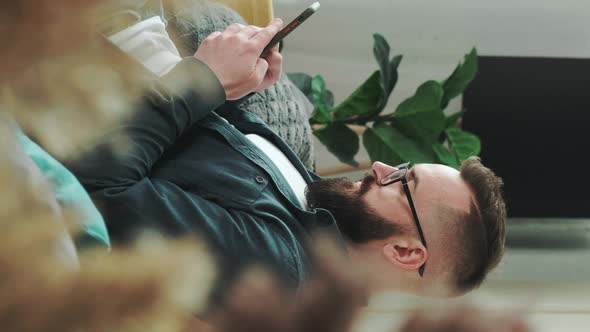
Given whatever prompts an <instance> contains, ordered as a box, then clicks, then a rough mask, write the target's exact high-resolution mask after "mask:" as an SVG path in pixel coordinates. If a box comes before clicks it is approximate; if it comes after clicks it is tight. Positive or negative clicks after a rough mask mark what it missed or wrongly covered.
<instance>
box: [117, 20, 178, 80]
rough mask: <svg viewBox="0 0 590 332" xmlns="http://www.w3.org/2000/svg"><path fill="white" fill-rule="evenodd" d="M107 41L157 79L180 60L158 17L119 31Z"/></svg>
mask: <svg viewBox="0 0 590 332" xmlns="http://www.w3.org/2000/svg"><path fill="white" fill-rule="evenodd" d="M109 40H110V41H111V42H112V43H113V44H115V45H117V46H118V47H119V48H120V49H121V50H122V51H123V52H125V53H127V54H129V55H130V56H131V57H132V58H134V59H135V60H137V61H138V62H139V63H141V64H142V65H143V66H144V67H146V68H147V69H148V70H150V71H151V72H153V73H154V74H156V75H157V76H159V77H160V76H163V75H164V74H166V73H167V72H169V71H170V70H171V69H172V68H174V66H176V64H178V63H179V62H180V60H181V58H180V54H179V53H178V49H177V48H176V45H174V43H173V42H172V40H171V39H170V36H169V35H168V32H166V26H165V25H164V22H162V19H161V18H160V16H154V17H151V18H149V19H147V20H143V21H141V22H139V23H137V24H134V25H132V26H130V27H129V28H127V29H125V30H122V31H119V32H117V33H116V34H114V35H112V36H110V37H109Z"/></svg>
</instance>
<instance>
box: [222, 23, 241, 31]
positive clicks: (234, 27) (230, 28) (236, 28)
mask: <svg viewBox="0 0 590 332" xmlns="http://www.w3.org/2000/svg"><path fill="white" fill-rule="evenodd" d="M244 28H246V26H245V25H243V24H240V23H234V24H232V25H230V26H228V27H227V28H226V29H225V32H230V33H238V32H240V31H242V30H243V29H244Z"/></svg>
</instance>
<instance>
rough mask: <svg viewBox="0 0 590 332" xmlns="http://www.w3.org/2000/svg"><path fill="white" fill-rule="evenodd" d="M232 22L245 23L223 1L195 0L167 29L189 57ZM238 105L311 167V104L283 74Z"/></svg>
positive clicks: (180, 10)
mask: <svg viewBox="0 0 590 332" xmlns="http://www.w3.org/2000/svg"><path fill="white" fill-rule="evenodd" d="M232 23H242V24H246V22H245V21H244V19H243V18H242V17H241V16H240V15H239V14H238V13H236V12H235V11H234V10H232V9H230V8H228V7H226V6H224V5H222V4H219V3H211V2H207V1H197V2H192V4H190V5H189V4H187V5H186V6H183V7H182V8H181V9H177V12H175V13H172V15H171V17H169V27H168V30H169V32H170V34H171V36H172V38H173V39H174V40H175V42H176V45H177V47H178V49H179V51H180V52H181V55H183V56H189V55H192V54H194V53H195V52H196V50H197V48H198V47H199V45H200V44H201V42H202V41H203V40H204V39H205V38H206V37H207V36H208V35H209V34H211V33H212V32H214V31H223V30H225V28H226V27H227V26H229V25H230V24H232ZM240 108H241V109H243V110H244V111H248V112H251V113H253V114H255V115H257V116H258V117H260V118H261V119H262V120H263V121H264V122H266V123H267V124H268V125H269V127H270V128H272V129H273V130H274V131H275V132H276V133H277V134H278V135H279V136H280V137H281V138H282V139H283V140H284V141H285V142H287V144H288V145H289V146H290V147H291V149H293V151H294V152H295V154H296V155H297V156H298V157H299V159H300V160H301V161H302V162H303V164H304V165H306V166H307V167H308V168H313V161H314V152H313V144H312V130H311V127H310V125H309V121H308V119H309V116H310V115H311V113H312V111H313V105H311V103H310V102H309V100H308V99H307V98H306V97H305V95H304V94H303V93H301V91H300V90H299V89H298V88H297V87H296V86H295V85H294V84H293V82H291V81H290V80H289V78H288V77H287V75H286V74H283V75H282V76H281V79H280V80H279V81H278V82H277V84H275V85H274V86H272V87H270V88H269V89H267V90H265V91H262V92H260V93H257V94H256V95H254V96H252V97H251V98H249V99H248V100H246V101H245V102H244V103H242V105H241V106H240Z"/></svg>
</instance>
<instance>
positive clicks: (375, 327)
mask: <svg viewBox="0 0 590 332" xmlns="http://www.w3.org/2000/svg"><path fill="white" fill-rule="evenodd" d="M311 2H313V1H312V0H274V4H275V14H276V16H279V17H282V18H284V19H285V20H286V21H288V20H290V19H292V18H294V17H295V16H296V15H297V14H299V12H300V11H301V10H302V9H303V8H305V7H306V6H307V5H308V4H310V3H311ZM321 4H322V8H321V9H320V11H319V12H318V13H317V14H316V15H315V16H314V17H312V18H310V20H309V21H307V22H306V23H305V24H304V25H303V26H302V27H301V28H300V29H299V30H297V31H296V32H294V33H293V34H292V35H290V36H289V37H288V39H287V40H286V43H285V49H284V52H283V53H284V56H285V65H286V69H287V71H291V72H293V71H302V72H306V73H310V74H322V75H323V76H324V77H325V78H326V81H327V84H328V87H329V88H330V89H332V90H333V91H334V93H335V94H336V99H337V101H339V100H342V98H344V97H346V96H348V94H349V93H350V92H352V91H353V89H354V88H355V87H356V86H358V84H360V83H361V82H362V81H363V80H364V79H365V78H366V77H368V75H369V74H370V73H372V71H373V70H375V69H376V68H377V67H376V63H375V61H374V60H373V55H372V37H371V35H372V33H373V32H380V33H382V34H383V35H385V37H386V38H387V39H388V40H389V42H390V44H391V46H392V49H393V50H394V52H398V53H401V54H404V56H405V58H404V61H403V62H402V65H401V67H400V81H399V83H398V87H397V89H396V91H395V93H394V95H393V97H392V99H391V101H390V106H389V110H390V111H391V110H392V109H393V108H394V107H395V106H396V105H397V103H398V102H399V101H401V99H402V98H405V97H408V96H410V95H412V94H413V92H414V90H415V88H416V87H417V86H418V85H419V84H420V83H422V82H424V81H426V80H429V79H437V80H442V79H444V78H445V77H446V76H447V75H448V74H450V73H451V71H452V70H453V69H454V67H455V65H456V64H457V62H458V61H459V60H460V59H462V57H463V55H464V54H465V53H466V52H467V51H469V50H470V49H471V47H473V46H475V47H477V48H478V50H479V53H480V54H483V55H510V56H548V57H585V58H588V57H590V0H560V1H555V0H357V1H352V0H322V1H321ZM588 74H589V75H590V73H588ZM451 108H455V109H458V108H459V101H455V104H453V105H451ZM316 147H317V161H318V167H319V168H323V167H330V166H334V165H337V164H339V163H338V161H337V160H336V158H334V157H332V156H331V155H330V153H328V152H327V151H326V150H325V149H324V148H323V147H322V146H321V144H320V143H319V142H316ZM357 159H358V160H359V161H365V160H368V158H367V156H366V153H365V152H364V151H363V152H361V153H360V154H359V156H358V158H357ZM356 174H359V172H357V173H356ZM356 174H355V175H356ZM584 224H585V225H586V226H584ZM584 224H580V225H579V226H580V227H579V228H577V229H576V230H574V231H575V232H577V233H578V234H580V232H585V233H586V234H588V229H590V228H588V227H590V221H586V222H584ZM570 225H571V223H570ZM529 227H537V226H536V225H529ZM544 227H546V224H544ZM559 230H560V231H564V230H563V228H559ZM564 238H566V239H567V237H565V235H564ZM565 241H567V240H565ZM588 243H590V237H589V239H588ZM503 264H504V267H503V268H502V269H501V271H500V272H499V273H497V274H495V275H494V276H492V278H491V281H490V282H489V283H488V284H487V285H486V286H485V287H484V288H483V289H482V290H481V291H479V292H477V293H476V296H475V298H476V299H477V300H478V301H480V302H483V303H485V304H486V305H491V306H496V307H498V306H500V307H502V306H505V304H513V305H517V306H519V305H522V306H526V307H527V308H528V309H527V310H528V311H530V314H529V315H528V319H529V321H530V323H531V324H532V326H533V327H534V328H535V331H538V332H542V331H562V330H566V327H567V331H588V330H589V328H588V326H589V325H590V251H589V250H588V249H583V248H580V249H579V250H565V249H561V250H557V249H545V250H530V249H514V248H509V250H508V252H507V255H506V258H505V260H504V262H503ZM570 283H572V285H570V286H568V284H570ZM573 283H575V284H573ZM413 303H415V302H414V301H412V300H408V299H406V298H405V297H400V296H399V295H396V294H384V295H383V296H380V297H377V298H375V299H374V300H373V301H372V303H371V305H370V306H369V308H367V310H366V312H365V313H364V315H363V319H362V320H361V322H360V323H359V326H358V330H359V331H391V330H392V329H391V328H390V327H391V325H392V324H394V325H395V324H396V323H399V322H400V321H401V320H402V319H403V317H404V313H403V310H405V309H407V307H408V306H409V305H412V304H413ZM404 308H405V309H404Z"/></svg>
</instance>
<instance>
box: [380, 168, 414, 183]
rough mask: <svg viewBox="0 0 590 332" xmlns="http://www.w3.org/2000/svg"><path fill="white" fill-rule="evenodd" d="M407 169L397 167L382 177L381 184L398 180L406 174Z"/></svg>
mask: <svg viewBox="0 0 590 332" xmlns="http://www.w3.org/2000/svg"><path fill="white" fill-rule="evenodd" d="M407 171H408V169H407V168H402V169H399V170H397V171H395V172H393V173H391V174H389V175H387V176H386V177H384V178H383V179H381V184H382V185H385V184H388V183H392V182H395V181H399V179H401V178H403V177H404V176H405V175H406V172H407Z"/></svg>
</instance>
